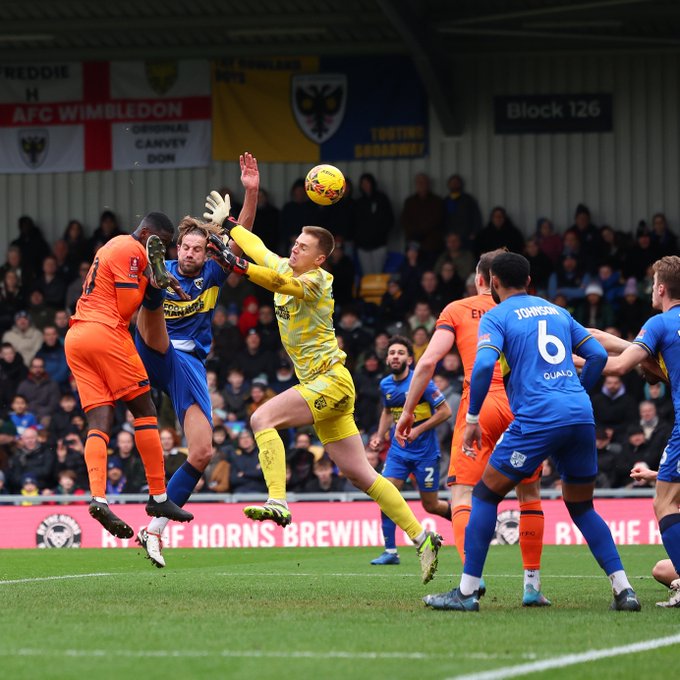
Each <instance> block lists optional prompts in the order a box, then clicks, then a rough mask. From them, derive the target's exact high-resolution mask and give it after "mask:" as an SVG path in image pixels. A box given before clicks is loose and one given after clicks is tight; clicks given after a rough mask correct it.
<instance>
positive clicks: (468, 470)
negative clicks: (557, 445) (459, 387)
mask: <svg viewBox="0 0 680 680" xmlns="http://www.w3.org/2000/svg"><path fill="white" fill-rule="evenodd" d="M469 405H470V392H469V391H468V390H465V391H464V392H463V396H462V397H461V400H460V406H459V407H458V413H457V414H456V425H455V428H454V430H453V439H452V440H451V462H450V463H449V476H448V479H447V484H448V485H449V486H453V485H454V484H464V485H466V486H474V485H475V484H477V482H478V481H479V480H480V479H481V478H482V473H483V472H484V468H486V464H487V463H488V462H489V457H490V456H491V453H492V452H493V450H494V448H495V446H496V442H497V441H498V440H499V439H500V438H501V435H502V434H503V433H504V432H505V430H506V429H507V428H508V426H509V425H510V423H511V422H512V421H513V419H514V416H513V415H512V411H511V410H510V404H509V403H508V398H507V396H506V395H505V392H504V391H503V392H501V391H492V392H489V393H488V395H487V397H486V399H485V400H484V404H483V405H482V410H481V411H480V412H479V424H480V426H481V428H482V450H481V451H477V457H476V458H474V459H473V458H470V457H469V456H466V455H465V454H464V453H463V433H464V432H465V424H466V423H465V415H466V414H467V412H468V407H469ZM542 468H543V466H542V465H540V466H539V467H538V469H537V470H536V472H534V474H533V475H531V477H527V478H526V479H523V480H522V481H521V482H520V483H521V484H530V483H531V482H535V481H536V480H537V479H539V478H540V476H541V470H542Z"/></svg>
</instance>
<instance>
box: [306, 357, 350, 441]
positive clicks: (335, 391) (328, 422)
mask: <svg viewBox="0 0 680 680" xmlns="http://www.w3.org/2000/svg"><path fill="white" fill-rule="evenodd" d="M295 389H296V390H297V391H298V392H299V393H300V394H301V395H302V398H303V399H304V400H305V401H306V402H307V405H308V406H309V409H310V410H311V412H312V415H313V417H314V429H315V430H316V434H317V435H318V437H319V439H320V440H321V443H322V444H328V443H329V442H337V441H339V440H341V439H346V438H347V437H351V436H352V435H353V434H359V430H358V429H357V424H356V423H355V422H354V398H355V392H354V382H353V381H352V376H351V375H350V373H349V371H348V370H347V369H346V368H345V367H344V366H343V365H342V364H341V363H337V364H333V366H331V368H330V370H328V371H326V373H321V374H320V375H317V376H316V377H315V378H313V379H312V380H310V381H309V382H305V383H304V384H300V385H295Z"/></svg>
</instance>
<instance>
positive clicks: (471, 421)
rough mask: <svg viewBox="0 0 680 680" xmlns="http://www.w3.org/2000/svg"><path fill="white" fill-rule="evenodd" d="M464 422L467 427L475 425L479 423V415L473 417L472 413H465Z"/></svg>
mask: <svg viewBox="0 0 680 680" xmlns="http://www.w3.org/2000/svg"><path fill="white" fill-rule="evenodd" d="M465 422H466V423H468V424H469V425H476V424H477V423H478V422H479V414H477V415H476V416H473V415H472V413H466V414H465Z"/></svg>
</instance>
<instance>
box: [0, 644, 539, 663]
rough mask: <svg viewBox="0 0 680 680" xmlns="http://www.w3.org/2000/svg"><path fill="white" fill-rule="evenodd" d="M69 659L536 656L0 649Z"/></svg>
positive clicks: (524, 655)
mask: <svg viewBox="0 0 680 680" xmlns="http://www.w3.org/2000/svg"><path fill="white" fill-rule="evenodd" d="M3 656H6V657H7V656H17V657H50V658H54V657H69V658H74V657H75V658H87V657H96V658H106V657H125V658H135V659H139V658H155V659H159V658H160V659H165V658H167V659H183V658H186V659H203V658H210V657H217V658H244V659H259V658H272V659H328V658H333V659H363V660H369V661H370V660H389V659H405V660H413V661H421V660H425V661H426V660H432V659H439V660H442V661H455V660H457V659H461V658H464V659H471V660H494V659H535V658H536V655H535V654H533V653H522V654H514V655H513V654H487V653H484V652H470V653H467V654H466V653H462V654H460V653H456V654H436V653H434V654H433V653H429V652H349V651H340V650H335V651H333V650H331V651H306V650H301V651H294V650H293V651H285V650H282V651H268V650H259V649H253V650H249V649H243V650H240V649H218V650H215V651H209V650H200V649H193V650H192V649H188V650H182V649H140V650H130V649H47V648H31V647H20V648H18V649H0V657H3Z"/></svg>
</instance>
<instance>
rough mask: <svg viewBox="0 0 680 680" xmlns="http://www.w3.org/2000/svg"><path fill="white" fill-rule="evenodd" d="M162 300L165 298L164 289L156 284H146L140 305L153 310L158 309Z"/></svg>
mask: <svg viewBox="0 0 680 680" xmlns="http://www.w3.org/2000/svg"><path fill="white" fill-rule="evenodd" d="M163 300H165V290H164V289H163V288H156V286H152V285H151V284H150V283H149V284H147V286H146V290H145V291H144V299H143V300H142V307H144V308H145V309H148V310H150V311H152V312H153V310H154V309H158V308H159V307H160V306H161V305H162V304H163Z"/></svg>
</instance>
